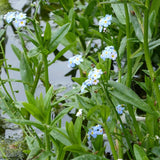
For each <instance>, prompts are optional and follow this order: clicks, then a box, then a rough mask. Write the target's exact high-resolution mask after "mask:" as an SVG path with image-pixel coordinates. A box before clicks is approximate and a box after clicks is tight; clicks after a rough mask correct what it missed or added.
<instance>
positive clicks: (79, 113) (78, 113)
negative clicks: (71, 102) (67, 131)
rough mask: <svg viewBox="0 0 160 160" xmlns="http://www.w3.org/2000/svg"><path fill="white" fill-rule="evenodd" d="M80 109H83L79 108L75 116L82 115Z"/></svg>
mask: <svg viewBox="0 0 160 160" xmlns="http://www.w3.org/2000/svg"><path fill="white" fill-rule="evenodd" d="M82 110H83V109H79V111H78V112H77V113H76V116H77V117H81V116H82Z"/></svg>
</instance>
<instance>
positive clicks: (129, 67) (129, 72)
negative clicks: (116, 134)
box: [124, 3, 143, 141]
mask: <svg viewBox="0 0 160 160" xmlns="http://www.w3.org/2000/svg"><path fill="white" fill-rule="evenodd" d="M124 8H125V15H126V34H127V80H126V86H127V87H130V86H131V81H132V61H131V46H130V41H129V38H130V23H129V13H128V7H127V4H126V3H125V4H124ZM128 111H129V114H130V116H131V117H132V119H133V124H134V128H135V131H136V133H137V135H138V138H139V140H140V141H141V140H142V138H143V137H142V133H141V132H140V129H139V125H138V123H137V121H136V118H135V115H134V111H133V108H132V106H128Z"/></svg>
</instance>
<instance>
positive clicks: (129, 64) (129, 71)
mask: <svg viewBox="0 0 160 160" xmlns="http://www.w3.org/2000/svg"><path fill="white" fill-rule="evenodd" d="M124 8H125V15H126V34H127V80H126V86H127V87H130V86H131V80H132V61H131V58H130V57H131V46H130V42H129V38H130V23H129V13H128V7H127V4H126V3H125V4H124Z"/></svg>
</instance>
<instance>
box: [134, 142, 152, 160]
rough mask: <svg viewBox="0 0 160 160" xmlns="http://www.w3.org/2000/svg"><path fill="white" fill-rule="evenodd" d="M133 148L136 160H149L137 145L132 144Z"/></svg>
mask: <svg viewBox="0 0 160 160" xmlns="http://www.w3.org/2000/svg"><path fill="white" fill-rule="evenodd" d="M133 148H134V155H135V157H136V160H149V159H148V157H147V155H146V153H145V151H144V150H143V149H142V147H140V146H138V145H137V144H134V146H133Z"/></svg>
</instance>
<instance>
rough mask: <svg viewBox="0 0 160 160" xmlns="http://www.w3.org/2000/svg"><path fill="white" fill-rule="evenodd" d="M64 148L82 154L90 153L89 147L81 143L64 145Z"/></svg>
mask: <svg viewBox="0 0 160 160" xmlns="http://www.w3.org/2000/svg"><path fill="white" fill-rule="evenodd" d="M64 150H65V151H71V152H74V153H80V154H84V153H88V148H87V147H85V146H81V145H78V144H74V145H72V146H66V147H64ZM87 160H88V159H87ZM92 160H93V159H92Z"/></svg>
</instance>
